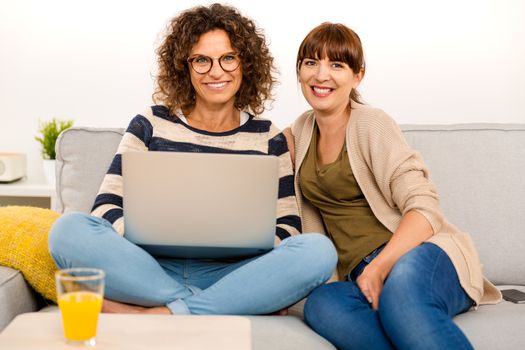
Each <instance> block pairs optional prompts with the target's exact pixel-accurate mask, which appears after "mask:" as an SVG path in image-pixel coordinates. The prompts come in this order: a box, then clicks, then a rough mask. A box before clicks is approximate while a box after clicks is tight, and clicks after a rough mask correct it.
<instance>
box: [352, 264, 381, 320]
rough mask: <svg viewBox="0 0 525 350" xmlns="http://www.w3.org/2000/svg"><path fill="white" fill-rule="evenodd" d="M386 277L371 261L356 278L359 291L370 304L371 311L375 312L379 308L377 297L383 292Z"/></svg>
mask: <svg viewBox="0 0 525 350" xmlns="http://www.w3.org/2000/svg"><path fill="white" fill-rule="evenodd" d="M386 275H387V274H386V273H384V271H382V269H380V268H379V266H376V265H375V264H374V262H373V261H372V262H371V263H370V264H369V265H367V266H366V267H365V268H364V270H363V272H362V273H361V275H359V277H358V278H357V281H356V283H357V286H358V287H359V289H361V292H362V293H363V295H364V296H365V298H366V299H367V300H368V302H369V303H370V304H372V309H374V310H377V309H378V307H379V296H380V295H381V291H382V290H383V283H384V281H385V279H386Z"/></svg>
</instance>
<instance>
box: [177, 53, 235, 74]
mask: <svg viewBox="0 0 525 350" xmlns="http://www.w3.org/2000/svg"><path fill="white" fill-rule="evenodd" d="M224 56H234V57H235V58H236V59H237V63H238V64H237V66H235V68H233V69H224V67H223V66H222V63H221V59H222V58H223V57H224ZM239 56H240V55H239V54H238V53H236V52H227V53H225V54H222V55H221V56H219V57H210V56H206V55H195V56H191V57H188V59H187V62H188V63H189V65H190V67H191V69H193V71H194V72H195V73H197V74H207V73H209V71H211V69H212V68H213V64H214V63H215V60H217V62H219V67H221V69H222V70H223V71H225V72H227V73H231V72H233V71H235V70H236V69H237V68H239V67H240V66H241V60H240V58H239ZM200 57H205V58H208V59H209V60H210V61H211V64H210V67H209V68H208V70H207V71H205V72H200V71H198V70H197V69H195V67H194V66H193V62H194V61H195V59H197V58H200Z"/></svg>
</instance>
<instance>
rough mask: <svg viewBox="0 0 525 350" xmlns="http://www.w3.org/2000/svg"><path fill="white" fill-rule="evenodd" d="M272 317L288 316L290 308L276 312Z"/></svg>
mask: <svg viewBox="0 0 525 350" xmlns="http://www.w3.org/2000/svg"><path fill="white" fill-rule="evenodd" d="M270 315H273V316H288V308H287V307H286V308H284V309H281V310H279V311H275V312H273V313H271V314H270Z"/></svg>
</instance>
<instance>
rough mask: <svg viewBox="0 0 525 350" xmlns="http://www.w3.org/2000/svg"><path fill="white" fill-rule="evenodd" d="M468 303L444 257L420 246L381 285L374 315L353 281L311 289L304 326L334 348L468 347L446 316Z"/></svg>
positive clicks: (428, 246) (430, 247)
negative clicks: (308, 327)
mask: <svg viewBox="0 0 525 350" xmlns="http://www.w3.org/2000/svg"><path fill="white" fill-rule="evenodd" d="M471 306H472V300H471V299H470V298H469V296H468V295H467V294H466V293H465V291H464V290H463V288H461V286H460V284H459V280H458V277H457V273H456V270H455V269H454V266H453V265H452V262H451V261H450V259H449V257H448V256H447V255H446V253H445V252H444V251H443V250H442V249H441V248H439V247H438V246H436V245H434V244H431V243H424V244H421V245H420V246H418V247H416V248H414V249H412V250H411V251H409V252H408V253H407V254H405V255H404V256H402V257H401V258H400V259H399V260H398V262H397V263H396V264H395V265H394V267H393V269H392V271H391V272H390V274H389V276H388V278H387V279H386V281H385V284H384V287H383V290H382V292H381V295H380V297H379V310H377V311H375V310H373V309H372V307H371V305H370V304H369V303H368V302H367V300H366V298H365V297H364V295H363V293H361V290H360V289H359V287H358V286H357V284H356V283H355V282H353V281H346V282H335V283H329V284H325V285H323V286H320V287H318V288H316V289H315V290H314V291H313V292H312V293H311V294H310V296H309V297H308V300H307V302H306V305H305V311H304V313H305V320H306V322H307V323H308V324H309V325H310V326H311V327H312V328H313V329H314V330H315V331H316V332H317V333H319V334H320V335H322V336H323V337H325V338H326V339H328V340H329V341H331V342H332V343H333V344H334V345H335V346H337V347H338V348H339V349H394V348H396V349H472V345H471V344H470V342H469V341H468V339H467V338H466V337H465V335H464V334H463V332H462V331H461V330H460V329H459V328H458V326H456V325H455V324H454V322H453V321H452V317H454V316H455V315H457V314H459V313H462V312H465V311H467V310H468V309H469V308H470V307H471Z"/></svg>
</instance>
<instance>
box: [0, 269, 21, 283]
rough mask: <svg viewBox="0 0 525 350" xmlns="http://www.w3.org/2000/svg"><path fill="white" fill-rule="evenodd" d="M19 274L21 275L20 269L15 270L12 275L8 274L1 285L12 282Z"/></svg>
mask: <svg viewBox="0 0 525 350" xmlns="http://www.w3.org/2000/svg"><path fill="white" fill-rule="evenodd" d="M5 267H7V266H5ZM19 275H21V273H20V271H18V270H14V272H13V273H12V274H11V275H10V276H8V277H7V278H6V279H5V280H3V281H2V283H0V287H3V286H4V285H6V284H7V283H9V282H11V281H12V280H14V279H15V278H16V277H17V276H19Z"/></svg>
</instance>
